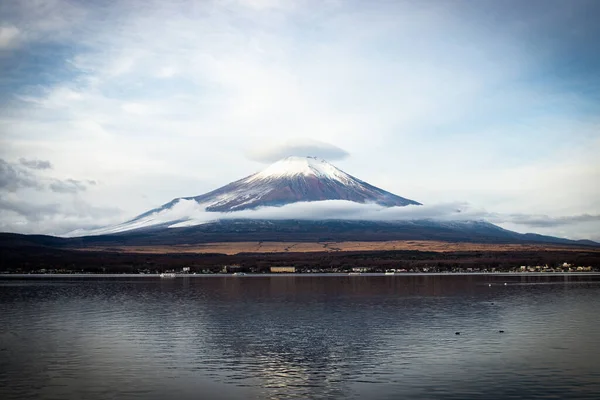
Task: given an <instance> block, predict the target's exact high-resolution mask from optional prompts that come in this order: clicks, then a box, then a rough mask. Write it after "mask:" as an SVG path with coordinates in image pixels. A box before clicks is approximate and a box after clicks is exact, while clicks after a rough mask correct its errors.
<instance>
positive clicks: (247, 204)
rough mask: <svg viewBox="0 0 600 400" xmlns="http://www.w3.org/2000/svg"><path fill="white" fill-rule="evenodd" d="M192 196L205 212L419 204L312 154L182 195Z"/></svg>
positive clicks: (284, 160) (286, 159) (291, 158)
mask: <svg viewBox="0 0 600 400" xmlns="http://www.w3.org/2000/svg"><path fill="white" fill-rule="evenodd" d="M192 199H193V200H195V201H196V202H197V203H199V204H205V205H206V210H207V211H221V212H230V211H239V210H245V209H254V208H258V207H264V206H282V205H285V204H290V203H296V202H306V201H320V200H348V201H353V202H356V203H375V204H379V205H381V206H386V207H391V206H407V205H409V204H415V205H418V204H419V203H417V202H416V201H413V200H409V199H405V198H403V197H400V196H396V195H395V194H392V193H389V192H386V191H385V190H383V189H379V188H377V187H375V186H372V185H369V184H368V183H366V182H364V181H361V180H360V179H357V178H355V177H353V176H351V175H348V174H347V173H345V172H344V171H342V170H340V169H338V168H336V167H335V166H333V165H332V164H329V163H328V162H327V161H325V160H320V159H317V158H315V157H287V158H284V159H282V160H279V161H277V162H276V163H274V164H272V165H270V166H269V167H267V168H265V169H264V170H262V171H260V172H257V173H255V174H253V175H250V176H248V177H246V178H243V179H240V180H239V181H236V182H232V183H230V184H228V185H226V186H223V187H222V188H219V189H217V190H214V191H212V192H209V193H206V194H203V195H200V196H196V197H188V198H186V200H192ZM176 200H177V199H176Z"/></svg>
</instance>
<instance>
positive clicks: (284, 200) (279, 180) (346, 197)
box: [65, 156, 595, 245]
mask: <svg viewBox="0 0 600 400" xmlns="http://www.w3.org/2000/svg"><path fill="white" fill-rule="evenodd" d="M421 206H422V205H421V203H419V202H417V201H415V200H410V199H407V198H404V197H400V196H398V195H395V194H393V193H390V192H387V191H385V190H383V189H380V188H378V187H375V186H373V185H371V184H369V183H367V182H365V181H362V180H360V179H358V178H355V177H354V176H352V175H349V174H347V173H346V172H344V171H342V170H340V169H338V168H336V167H335V166H333V165H332V164H330V163H328V162H327V161H325V160H322V159H318V158H315V157H296V156H294V157H287V158H284V159H282V160H279V161H277V162H275V163H274V164H272V165H270V166H269V167H267V168H266V169H264V170H262V171H260V172H257V173H255V174H253V175H250V176H247V177H245V178H242V179H240V180H238V181H235V182H232V183H229V184H227V185H225V186H223V187H221V188H218V189H216V190H213V191H211V192H208V193H205V194H202V195H199V196H194V197H179V198H176V199H173V200H171V201H170V202H168V203H166V204H164V205H162V206H160V207H157V208H155V209H152V210H149V211H147V212H145V213H143V214H141V215H139V216H137V217H135V218H133V219H132V220H130V221H127V222H124V223H122V224H119V225H114V226H108V227H104V228H99V229H94V230H79V231H74V232H71V233H70V234H68V235H65V236H68V237H71V238H72V239H71V240H76V241H78V242H77V243H79V245H83V243H103V244H111V245H113V244H114V245H117V244H128V245H148V244H168V245H173V244H194V243H209V242H236V241H238V242H239V241H258V242H260V241H283V242H285V241H353V240H354V241H357V240H359V241H360V240H363V241H386V240H440V241H447V242H486V243H523V242H527V243H560V244H575V243H577V244H591V243H587V242H586V241H579V242H574V241H571V240H567V239H561V238H555V237H551V236H543V235H537V234H521V233H517V232H512V231H509V230H506V229H503V228H500V227H498V226H496V225H494V224H491V223H489V222H486V221H482V220H465V219H464V217H462V218H461V219H460V220H458V219H457V220H448V219H445V220H436V219H432V218H428V217H424V216H423V215H426V214H424V213H419V211H426V210H425V209H424V208H421ZM342 209H351V210H354V211H356V210H357V209H360V212H362V213H363V214H361V217H360V218H356V217H355V216H352V215H349V214H344V212H343V211H340V210H342ZM390 211H391V212H392V213H393V215H394V216H396V217H393V218H390V217H389V215H390V214H387V212H390ZM456 212H458V213H460V212H461V211H460V210H456ZM382 214H386V215H388V218H381V215H382ZM317 215H318V216H317ZM417 215H421V217H417ZM407 216H408V218H407ZM593 245H595V244H593Z"/></svg>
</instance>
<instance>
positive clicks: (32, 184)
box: [0, 159, 42, 192]
mask: <svg viewBox="0 0 600 400" xmlns="http://www.w3.org/2000/svg"><path fill="white" fill-rule="evenodd" d="M20 188H36V189H41V188H42V185H41V184H40V183H39V182H38V180H37V179H36V177H35V176H34V175H32V174H31V173H29V172H28V171H25V170H23V169H21V168H18V167H16V166H14V165H12V164H10V163H8V162H6V161H5V160H3V159H0V189H1V190H7V191H9V192H15V191H17V190H18V189H20Z"/></svg>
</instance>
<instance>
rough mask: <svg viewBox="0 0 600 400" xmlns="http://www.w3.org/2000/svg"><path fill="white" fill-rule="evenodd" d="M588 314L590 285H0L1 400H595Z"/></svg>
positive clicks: (146, 281) (551, 281) (214, 280)
mask: <svg viewBox="0 0 600 400" xmlns="http://www.w3.org/2000/svg"><path fill="white" fill-rule="evenodd" d="M505 282H506V283H507V284H506V285H504V283H505ZM490 283H491V284H492V286H491V287H490V286H489V284H490ZM599 309H600V276H543V277H534V276H519V275H512V276H495V275H483V276H481V275H479V276H475V275H468V276H455V275H442V276H419V275H417V276H318V277H315V276H313V277H310V276H295V277H291V276H275V277H254V276H244V277H232V276H229V277H191V278H176V279H162V280H161V279H160V278H71V279H69V278H50V279H28V280H23V279H14V278H12V279H0V398H1V399H3V400H7V399H22V398H36V399H91V400H94V399H107V398H114V399H147V398H148V399H166V398H173V399H188V398H189V399H288V398H297V399H307V398H315V399H321V398H323V399H330V398H331V399H400V398H407V399H425V398H427V399H465V398H470V399H473V398H481V399H488V398H496V399H497V398H511V399H516V398H527V399H532V398H556V399H563V398H570V399H597V398H599V394H600V318H599ZM500 330H502V331H504V332H503V333H500V332H499V331H500ZM458 331H459V332H460V335H456V334H455V332H458Z"/></svg>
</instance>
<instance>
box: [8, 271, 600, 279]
mask: <svg viewBox="0 0 600 400" xmlns="http://www.w3.org/2000/svg"><path fill="white" fill-rule="evenodd" d="M402 276H504V277H506V276H600V272H400V273H396V274H393V275H391V274H385V273H379V272H372V273H369V272H364V273H359V274H356V273H342V272H323V273H264V274H261V273H246V274H244V275H234V274H223V273H221V274H176V275H175V277H170V278H162V277H161V276H160V274H97V273H90V274H0V280H2V279H44V278H48V279H58V278H80V279H84V278H140V279H143V278H158V279H161V280H164V281H170V280H173V279H180V278H184V279H186V278H193V279H196V278H219V277H220V278H227V277H230V278H235V279H240V278H256V277H349V278H357V277H388V278H395V277H402Z"/></svg>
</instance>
